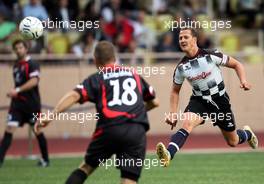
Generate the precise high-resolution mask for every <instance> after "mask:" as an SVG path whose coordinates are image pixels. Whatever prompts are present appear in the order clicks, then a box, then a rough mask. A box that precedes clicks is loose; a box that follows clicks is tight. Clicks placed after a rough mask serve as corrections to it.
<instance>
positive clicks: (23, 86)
mask: <svg viewBox="0 0 264 184" xmlns="http://www.w3.org/2000/svg"><path fill="white" fill-rule="evenodd" d="M13 49H14V51H15V53H16V55H17V62H16V63H15V65H14V67H13V77H14V83H15V88H13V89H11V90H10V91H9V92H8V93H7V96H8V97H9V98H11V105H10V109H9V112H8V120H7V127H6V130H5V133H4V137H3V139H2V142H1V146H0V165H2V164H3V161H4V158H5V154H6V152H7V150H8V148H9V147H10V145H11V142H12V137H13V133H14V132H15V131H16V129H17V127H22V126H23V125H24V123H28V124H29V125H30V126H31V127H33V126H34V124H35V122H36V121H37V118H36V116H37V114H39V113H40V111H41V103H40V95H39V87H38V83H39V74H40V69H39V65H38V63H36V62H34V61H32V60H31V59H30V57H29V56H28V46H27V44H26V42H25V41H23V40H16V41H15V42H14V43H13ZM34 133H35V135H36V137H37V140H38V143H39V147H40V151H41V155H42V158H41V159H40V161H39V162H38V165H39V166H42V167H47V166H48V165H49V157H48V150H47V141H46V138H45V136H44V134H43V133H42V132H38V133H36V132H34Z"/></svg>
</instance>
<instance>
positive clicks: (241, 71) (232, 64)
mask: <svg viewBox="0 0 264 184" xmlns="http://www.w3.org/2000/svg"><path fill="white" fill-rule="evenodd" d="M226 66H227V67H229V68H233V69H234V70H235V71H236V73H237V76H238V78H239V80H240V87H241V88H243V89H244V90H250V88H251V85H250V84H249V83H248V82H247V80H246V72H245V68H244V66H243V65H242V64H241V63H240V62H239V61H237V60H236V59H234V58H232V57H229V61H228V62H227V64H226Z"/></svg>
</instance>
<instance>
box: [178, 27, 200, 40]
mask: <svg viewBox="0 0 264 184" xmlns="http://www.w3.org/2000/svg"><path fill="white" fill-rule="evenodd" d="M184 30H190V31H191V35H192V36H193V37H196V38H197V37H198V32H197V31H196V30H195V29H193V28H191V27H184V28H181V30H180V31H184Z"/></svg>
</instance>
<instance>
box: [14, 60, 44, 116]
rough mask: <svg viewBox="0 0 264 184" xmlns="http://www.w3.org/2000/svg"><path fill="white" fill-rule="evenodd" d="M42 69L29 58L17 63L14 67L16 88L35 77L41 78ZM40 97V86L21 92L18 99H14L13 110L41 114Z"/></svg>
mask: <svg viewBox="0 0 264 184" xmlns="http://www.w3.org/2000/svg"><path fill="white" fill-rule="evenodd" d="M39 74H40V68H39V64H38V63H37V62H34V61H32V60H31V59H30V58H29V57H28V58H27V59H26V60H21V61H18V62H16V64H15V65H14V67H13V78H14V84H15V87H19V86H21V85H23V84H25V83H26V82H27V81H28V80H30V79H31V78H33V77H37V78H39ZM40 106H41V102H40V95H39V88H38V85H37V86H35V87H34V88H32V89H30V90H27V91H24V92H20V93H19V94H18V96H17V97H16V98H12V101H11V110H25V111H27V112H40Z"/></svg>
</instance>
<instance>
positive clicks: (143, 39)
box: [130, 10, 151, 48]
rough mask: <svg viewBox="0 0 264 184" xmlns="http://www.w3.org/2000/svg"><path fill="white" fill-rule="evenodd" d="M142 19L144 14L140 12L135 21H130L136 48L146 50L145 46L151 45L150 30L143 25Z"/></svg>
mask: <svg viewBox="0 0 264 184" xmlns="http://www.w3.org/2000/svg"><path fill="white" fill-rule="evenodd" d="M144 17H145V12H144V11H143V10H140V11H139V12H138V14H137V20H136V21H130V22H131V24H132V26H133V29H134V38H135V42H136V46H137V47H140V48H146V47H147V45H149V44H151V43H150V42H151V41H150V40H151V38H149V36H150V35H151V34H150V30H149V29H148V28H147V27H146V26H145V25H144Z"/></svg>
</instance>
